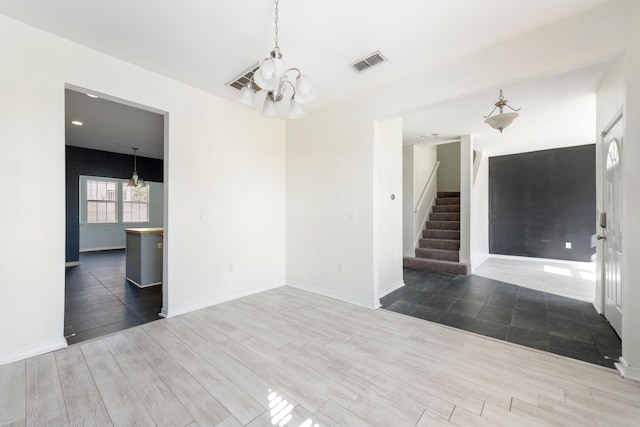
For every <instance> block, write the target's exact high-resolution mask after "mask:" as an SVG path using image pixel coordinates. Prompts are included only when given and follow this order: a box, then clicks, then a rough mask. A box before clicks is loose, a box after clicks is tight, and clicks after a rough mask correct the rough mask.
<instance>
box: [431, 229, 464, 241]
mask: <svg viewBox="0 0 640 427" xmlns="http://www.w3.org/2000/svg"><path fill="white" fill-rule="evenodd" d="M422 237H425V238H427V239H445V240H460V231H459V230H422Z"/></svg>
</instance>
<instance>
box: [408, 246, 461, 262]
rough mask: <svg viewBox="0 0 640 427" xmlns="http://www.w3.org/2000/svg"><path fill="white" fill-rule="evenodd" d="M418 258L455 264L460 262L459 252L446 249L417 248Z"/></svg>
mask: <svg viewBox="0 0 640 427" xmlns="http://www.w3.org/2000/svg"><path fill="white" fill-rule="evenodd" d="M416 258H429V259H439V260H443V261H453V262H458V261H460V255H459V253H458V251H449V250H446V249H429V248H416Z"/></svg>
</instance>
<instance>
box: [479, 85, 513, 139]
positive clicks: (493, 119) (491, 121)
mask: <svg viewBox="0 0 640 427" xmlns="http://www.w3.org/2000/svg"><path fill="white" fill-rule="evenodd" d="M504 107H509V108H510V109H511V110H513V111H520V108H518V109H515V108H513V107H511V106H510V105H509V104H507V100H506V99H504V96H502V89H500V96H499V97H498V102H496V103H495V107H493V110H491V112H490V113H489V114H488V115H486V116H483V117H484V118H485V119H486V120H485V121H484V122H485V123H486V124H488V125H489V126H491V127H492V128H494V129H498V130H499V131H500V133H502V130H503V129H504V128H506V127H507V126H509V125H510V124H511V122H513V121H514V120H515V118H516V117H518V113H515V112H514V113H503V112H502V109H503V108H504ZM496 108H498V109H499V110H500V114H496V115H495V116H491V115H492V114H493V112H494V111H496Z"/></svg>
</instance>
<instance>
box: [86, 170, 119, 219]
mask: <svg viewBox="0 0 640 427" xmlns="http://www.w3.org/2000/svg"><path fill="white" fill-rule="evenodd" d="M116 190H117V187H116V182H115V181H93V180H88V181H87V222H88V223H110V222H117V220H118V219H117V217H116V206H117V196H116Z"/></svg>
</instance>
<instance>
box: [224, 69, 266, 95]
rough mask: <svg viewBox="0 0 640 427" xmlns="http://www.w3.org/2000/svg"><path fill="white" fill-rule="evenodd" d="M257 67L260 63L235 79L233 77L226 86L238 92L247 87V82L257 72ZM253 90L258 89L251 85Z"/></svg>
mask: <svg viewBox="0 0 640 427" xmlns="http://www.w3.org/2000/svg"><path fill="white" fill-rule="evenodd" d="M259 66H260V63H256V64H254V65H252V66H251V67H249V68H247V69H246V70H245V71H243V72H242V73H240V74H239V75H238V76H237V77H235V78H234V79H233V80H231V81H229V82H228V83H227V86H231V87H234V88H236V89H238V90H240V89H242V88H243V87H245V86H246V85H247V83H249V81H250V80H251V77H253V74H254V73H255V72H256V71H257V70H258V67H259ZM253 88H254V89H255V90H258V89H259V88H258V86H256V84H255V83H253Z"/></svg>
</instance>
